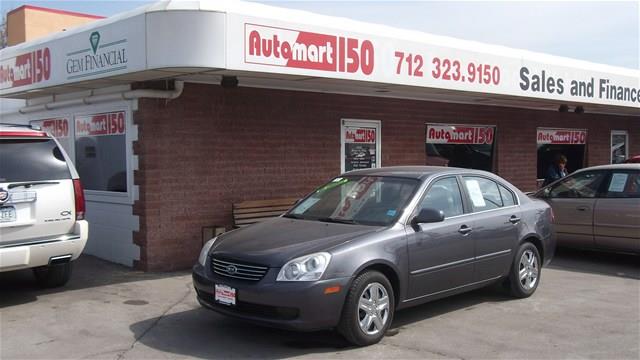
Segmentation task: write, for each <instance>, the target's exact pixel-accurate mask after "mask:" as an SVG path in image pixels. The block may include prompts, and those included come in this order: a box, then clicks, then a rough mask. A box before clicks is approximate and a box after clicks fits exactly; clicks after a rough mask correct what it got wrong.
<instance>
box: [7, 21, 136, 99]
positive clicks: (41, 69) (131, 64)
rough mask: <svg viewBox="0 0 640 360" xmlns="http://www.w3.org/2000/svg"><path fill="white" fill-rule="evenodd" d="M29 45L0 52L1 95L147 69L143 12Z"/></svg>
mask: <svg viewBox="0 0 640 360" xmlns="http://www.w3.org/2000/svg"><path fill="white" fill-rule="evenodd" d="M28 44H29V43H25V44H24V45H28ZM24 45H19V46H11V47H8V48H4V49H2V50H0V95H3V96H5V95H9V94H13V93H16V92H24V91H28V90H32V89H39V88H43V87H52V86H58V85H63V84H69V83H74V82H78V81H86V80H90V79H97V78H104V77H109V76H113V75H120V74H126V73H129V72H138V71H143V70H145V68H146V66H147V57H146V56H147V53H146V51H147V50H146V23H145V15H144V14H141V15H138V16H134V17H131V18H128V19H124V20H121V21H114V22H111V23H109V24H106V25H103V26H99V27H97V28H94V29H92V30H87V31H82V32H78V33H74V34H71V35H69V36H59V37H57V38H55V39H52V40H49V41H47V42H46V43H44V44H43V43H40V44H37V45H32V46H26V47H25V46H24Z"/></svg>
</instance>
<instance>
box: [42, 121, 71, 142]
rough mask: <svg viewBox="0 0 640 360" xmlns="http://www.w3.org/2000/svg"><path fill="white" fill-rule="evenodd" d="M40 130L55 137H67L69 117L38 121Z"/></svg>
mask: <svg viewBox="0 0 640 360" xmlns="http://www.w3.org/2000/svg"><path fill="white" fill-rule="evenodd" d="M39 123H40V128H41V129H42V131H46V132H48V133H49V134H51V135H52V136H53V137H55V138H57V139H65V138H68V137H69V119H67V118H56V119H46V120H41V121H39Z"/></svg>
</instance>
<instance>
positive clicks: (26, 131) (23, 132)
mask: <svg viewBox="0 0 640 360" xmlns="http://www.w3.org/2000/svg"><path fill="white" fill-rule="evenodd" d="M0 136H2V137H47V136H48V135H47V133H46V132H44V131H41V130H40V129H37V128H33V127H31V125H20V124H0Z"/></svg>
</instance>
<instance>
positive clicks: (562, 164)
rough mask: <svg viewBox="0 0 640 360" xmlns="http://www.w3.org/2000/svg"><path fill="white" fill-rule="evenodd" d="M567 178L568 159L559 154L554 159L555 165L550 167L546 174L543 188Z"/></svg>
mask: <svg viewBox="0 0 640 360" xmlns="http://www.w3.org/2000/svg"><path fill="white" fill-rule="evenodd" d="M565 176H567V157H566V156H564V155H562V154H557V155H556V156H555V158H554V159H553V164H551V165H550V166H549V168H548V169H547V172H546V173H545V177H544V183H543V184H542V186H547V185H549V184H551V183H552V182H554V181H556V180H558V179H562V178H563V177H565Z"/></svg>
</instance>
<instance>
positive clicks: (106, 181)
mask: <svg viewBox="0 0 640 360" xmlns="http://www.w3.org/2000/svg"><path fill="white" fill-rule="evenodd" d="M125 119H126V116H125V112H124V111H117V112H110V113H101V114H92V115H82V116H76V117H75V130H76V134H75V145H76V146H75V150H76V156H75V158H76V169H77V170H78V173H79V174H80V178H81V179H82V184H83V185H84V188H85V189H87V190H99V191H114V192H127V166H126V164H127V158H126V137H125V134H126V125H125V124H126V121H125Z"/></svg>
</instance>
